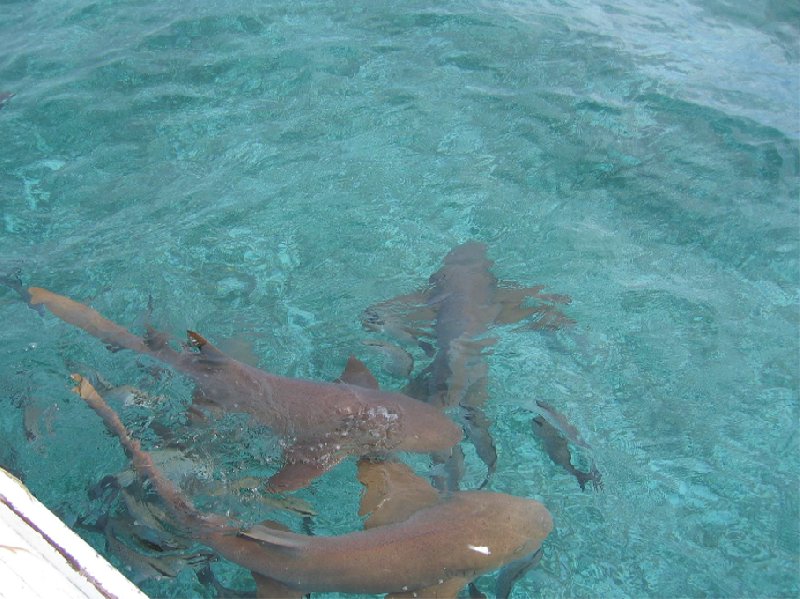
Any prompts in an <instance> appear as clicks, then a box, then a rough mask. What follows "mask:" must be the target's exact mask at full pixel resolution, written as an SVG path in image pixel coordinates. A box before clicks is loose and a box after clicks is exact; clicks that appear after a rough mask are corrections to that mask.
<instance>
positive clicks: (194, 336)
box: [186, 331, 228, 361]
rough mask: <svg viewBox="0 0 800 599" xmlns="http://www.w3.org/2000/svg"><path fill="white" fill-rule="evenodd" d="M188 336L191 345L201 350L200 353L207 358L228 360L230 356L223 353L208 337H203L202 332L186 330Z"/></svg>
mask: <svg viewBox="0 0 800 599" xmlns="http://www.w3.org/2000/svg"><path fill="white" fill-rule="evenodd" d="M186 336H187V337H188V339H189V345H191V346H192V347H196V348H197V349H199V350H200V354H201V355H202V356H203V358H205V359H206V360H213V361H216V360H227V359H228V356H226V355H225V354H224V353H222V352H221V351H220V350H219V349H217V348H216V347H215V346H214V345H212V344H211V343H209V341H208V339H206V338H205V337H203V336H202V335H201V334H200V333H197V332H195V331H186Z"/></svg>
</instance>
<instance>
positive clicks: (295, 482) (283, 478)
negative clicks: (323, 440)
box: [267, 447, 345, 493]
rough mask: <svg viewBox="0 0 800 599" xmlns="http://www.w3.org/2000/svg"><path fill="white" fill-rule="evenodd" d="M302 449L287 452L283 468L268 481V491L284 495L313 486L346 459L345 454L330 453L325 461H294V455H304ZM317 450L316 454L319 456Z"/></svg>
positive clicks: (315, 450)
mask: <svg viewBox="0 0 800 599" xmlns="http://www.w3.org/2000/svg"><path fill="white" fill-rule="evenodd" d="M304 453H305V452H304V450H303V448H302V447H293V448H291V449H290V450H287V452H286V455H287V456H288V457H287V460H286V463H285V464H284V465H283V468H281V469H280V470H278V472H276V473H275V474H273V475H272V476H271V477H270V479H269V480H268V481H267V491H268V492H270V493H283V492H288V491H297V490H298V489H302V488H304V487H307V486H308V485H310V484H311V481H313V480H314V479H315V478H317V477H319V476H322V475H323V474H325V473H326V472H327V471H328V470H330V469H331V468H333V467H334V466H336V464H338V463H339V462H341V461H342V459H344V457H345V456H344V454H341V455H339V454H336V453H330V454H326V455H324V456H323V457H324V459H323V460H303V459H292V454H296V455H303V454H304ZM319 453H320V452H319V450H318V449H317V448H315V449H314V454H319Z"/></svg>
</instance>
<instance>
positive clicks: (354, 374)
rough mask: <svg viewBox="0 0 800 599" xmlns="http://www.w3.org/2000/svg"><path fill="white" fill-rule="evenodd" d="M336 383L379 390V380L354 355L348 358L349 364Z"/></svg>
mask: <svg viewBox="0 0 800 599" xmlns="http://www.w3.org/2000/svg"><path fill="white" fill-rule="evenodd" d="M336 382H337V383H345V384H347V385H356V386H358V387H366V388H367V389H377V388H378V380H377V379H376V378H375V377H374V376H373V375H372V373H371V372H370V371H369V368H367V365H366V364H364V362H362V361H361V360H359V359H358V358H356V357H355V356H352V355H351V356H350V357H349V358H347V364H346V365H345V367H344V370H343V371H342V374H341V375H340V376H339V378H338V379H336Z"/></svg>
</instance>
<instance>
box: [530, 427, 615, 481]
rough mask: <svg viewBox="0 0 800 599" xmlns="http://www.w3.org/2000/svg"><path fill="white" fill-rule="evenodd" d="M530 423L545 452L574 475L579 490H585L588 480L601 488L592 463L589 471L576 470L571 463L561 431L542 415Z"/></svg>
mask: <svg viewBox="0 0 800 599" xmlns="http://www.w3.org/2000/svg"><path fill="white" fill-rule="evenodd" d="M531 424H532V425H533V432H534V433H535V434H536V436H537V437H539V438H540V439H541V440H542V443H543V444H544V450H545V451H546V452H547V455H548V456H550V459H551V460H553V463H554V464H557V465H559V466H561V467H562V468H563V469H564V470H566V471H567V472H569V473H570V474H571V475H572V476H574V477H575V479H576V480H577V481H578V484H579V485H580V487H581V490H583V491H585V490H586V483H588V482H591V483H592V486H593V487H594V488H595V489H596V490H600V489H602V488H603V482H602V480H601V477H600V472H598V470H597V468H596V467H595V465H594V464H592V466H591V468H590V470H589V472H584V471H582V470H578V469H577V468H576V467H575V466H574V465H573V464H572V454H571V452H570V449H569V442H568V441H567V439H566V437H565V436H564V435H563V434H562V433H561V431H559V430H558V429H557V428H555V427H554V426H553V425H552V424H550V423H549V422H548V421H547V420H545V418H544V417H542V416H536V417H535V418H534V419H533V421H532V423H531Z"/></svg>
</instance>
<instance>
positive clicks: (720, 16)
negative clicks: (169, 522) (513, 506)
mask: <svg viewBox="0 0 800 599" xmlns="http://www.w3.org/2000/svg"><path fill="white" fill-rule="evenodd" d="M798 24H800V11H799V10H798V9H797V8H796V7H793V5H792V4H791V3H788V2H787V3H782V2H767V1H765V0H756V1H754V2H747V3H744V2H740V3H731V2H722V1H710V0H709V1H701V0H696V1H693V2H689V1H687V2H679V3H673V4H668V3H662V2H654V1H651V2H635V3H633V2H626V1H625V0H611V1H609V2H604V3H596V4H589V3H579V2H575V1H573V0H566V1H555V0H553V1H550V2H531V1H527V0H519V1H505V2H480V1H478V0H465V1H463V2H439V3H434V2H406V3H384V2H335V1H331V2H292V3H282V2H278V3H268V2H264V3H250V2H225V1H222V2H184V3H174V2H149V3H145V2H133V1H131V0H120V1H117V2H107V3H92V2H88V1H84V0H73V1H71V2H58V1H55V0H53V1H42V2H33V1H22V0H21V1H16V2H15V1H10V2H9V1H6V2H2V3H0V92H12V93H14V94H15V96H13V97H12V98H10V99H9V100H8V101H7V102H6V103H5V104H4V105H3V107H2V108H1V109H0V140H2V144H0V210H2V221H1V222H0V227H2V229H1V230H2V234H1V235H0V267H2V271H3V272H2V273H0V274H6V273H10V272H13V271H15V270H16V269H21V272H22V277H23V280H24V281H25V282H26V283H28V284H32V285H38V286H43V287H47V288H50V289H53V290H54V291H57V292H59V293H63V294H65V295H68V296H70V297H73V298H76V299H79V300H82V301H86V302H90V303H91V304H92V305H93V306H94V307H95V308H96V309H98V310H100V311H101V312H102V313H104V314H105V315H107V316H109V317H110V318H112V319H113V320H115V321H117V322H119V323H122V324H124V325H126V326H129V327H131V328H132V329H134V330H136V331H141V324H142V322H143V319H144V318H145V315H146V313H147V305H148V298H149V297H152V310H151V312H152V315H151V316H150V318H151V319H152V320H153V321H154V322H155V323H157V324H158V326H159V327H160V328H162V329H165V330H168V331H170V332H172V333H174V334H176V335H180V334H182V331H183V330H185V329H186V328H193V329H196V330H199V331H201V332H202V333H203V334H205V335H206V336H208V337H209V338H210V339H212V340H214V341H216V342H219V343H220V344H222V343H223V342H227V343H228V344H229V346H230V347H235V348H238V351H240V352H243V353H246V354H248V355H250V356H252V357H253V358H254V359H255V360H257V361H258V363H259V364H260V365H261V366H262V367H264V368H266V369H268V370H271V371H274V372H276V373H280V374H286V375H291V376H299V377H308V378H313V379H318V380H331V379H334V378H335V377H336V376H337V375H338V374H339V372H340V371H341V368H342V366H343V364H344V362H345V360H346V358H347V356H348V355H349V354H350V353H355V354H357V355H358V356H359V357H361V358H362V359H363V360H365V361H366V362H367V363H368V364H369V365H370V366H371V367H372V368H373V369H374V370H375V371H376V373H378V372H380V374H379V377H380V380H381V383H382V384H383V385H384V386H385V387H386V388H400V387H401V386H402V384H403V381H402V380H400V379H398V378H396V377H391V376H389V375H387V374H385V373H383V372H381V371H380V367H381V359H380V356H378V355H377V354H375V353H371V352H370V350H369V348H367V347H366V346H364V345H362V343H361V342H362V340H364V339H366V338H368V337H369V334H368V333H367V332H365V331H364V330H363V329H362V327H361V323H360V321H359V316H360V314H361V311H362V310H364V309H365V308H366V307H367V306H369V305H371V304H374V303H376V302H380V301H383V300H386V299H388V298H390V297H393V296H396V295H399V294H402V293H408V292H410V291H412V290H414V289H417V288H419V287H420V286H422V285H423V284H424V283H425V282H426V281H427V278H428V276H429V275H430V274H431V273H432V272H434V271H435V270H436V269H437V268H438V267H439V266H440V264H441V260H442V258H443V256H444V255H445V254H446V253H447V252H448V251H449V250H450V249H451V248H452V247H454V246H456V245H457V244H459V243H462V242H464V241H466V240H470V239H476V240H480V241H483V242H485V243H487V244H488V246H489V254H490V257H491V258H492V259H493V260H494V261H495V265H494V267H493V270H494V272H495V274H496V275H497V276H498V277H499V278H501V279H503V280H511V281H517V282H519V283H521V284H523V285H526V286H527V285H533V284H543V285H546V286H547V290H548V291H551V292H553V293H565V294H568V295H570V296H571V297H572V299H573V301H572V304H571V305H570V306H569V307H568V308H566V312H567V314H568V315H569V316H570V317H572V318H573V319H575V320H576V322H577V324H576V326H575V327H573V328H572V329H569V330H567V329H565V330H561V331H558V332H556V333H535V332H526V333H514V332H512V331H511V330H510V329H498V330H497V331H496V332H497V335H498V343H497V345H496V346H495V347H494V351H493V353H492V354H491V355H490V356H488V358H487V359H488V361H489V381H490V383H489V384H490V400H489V403H488V405H487V413H488V415H489V416H490V417H491V419H492V422H493V427H492V432H493V434H494V436H495V438H496V440H497V444H498V455H499V458H498V469H497V474H496V475H495V477H494V479H493V480H492V484H491V485H490V487H491V488H492V489H494V490H498V491H504V492H510V493H514V494H517V495H524V496H527V497H532V498H535V499H538V500H540V501H542V502H544V503H545V505H547V507H548V508H549V509H550V511H551V512H552V514H553V517H554V520H555V523H556V528H555V530H554V532H553V533H552V534H551V536H550V537H549V539H548V540H547V542H546V545H545V554H544V557H543V559H542V561H541V563H540V564H539V566H538V568H536V569H535V570H533V571H532V572H530V573H529V574H528V575H527V576H526V577H525V578H524V579H523V580H521V581H520V582H519V583H518V584H517V585H516V586H515V588H514V595H513V596H515V597H527V596H542V597H596V596H603V597H678V596H685V597H699V596H715V597H784V596H785V597H791V596H797V595H798V593H800V561H799V560H800V481H799V480H798V474H797V473H798V472H800V447H798V445H800V438H798V387H799V385H798V374H799V373H798V364H800V348H799V342H798V333H799V332H800V331H799V328H800V309H799V305H798V299H799V298H798V289H800V285H799V283H800V259H799V258H800V218H799V217H798V200H799V199H800V144H799V140H800V112H799V108H798V98H799V97H800V82H799V80H800V75H798V73H800V70H799V69H798V63H799V62H800V47H799V46H798V39H800V28H799V25H798ZM0 319H2V322H3V323H4V328H3V332H2V336H1V337H0V338H2V341H3V343H2V345H1V346H0V380H1V381H2V394H0V404H2V410H0V431H1V433H0V462H2V463H3V464H4V465H5V466H6V467H8V468H10V469H12V470H13V471H14V472H17V473H18V474H20V475H21V476H23V477H24V479H25V481H26V483H27V484H28V485H29V487H30V488H31V489H32V491H33V492H34V493H36V494H37V495H38V496H39V497H40V498H41V499H42V500H43V501H44V502H45V503H46V504H47V505H48V506H49V507H51V508H52V509H53V510H55V511H56V512H57V513H58V514H59V515H60V516H61V517H62V518H63V519H64V520H65V521H67V522H68V523H69V524H71V525H74V526H75V528H76V530H78V532H79V533H80V534H82V535H83V536H84V537H85V538H86V539H87V540H89V541H90V542H91V543H92V544H93V545H94V546H96V547H97V548H98V549H99V550H100V551H101V552H102V553H103V554H104V555H107V556H108V557H109V558H110V559H111V560H112V561H114V563H115V564H117V565H120V566H122V567H124V565H125V563H124V561H123V560H122V559H121V558H120V554H119V553H117V552H115V551H113V550H111V549H109V548H107V545H106V542H105V538H104V536H103V535H102V534H100V533H98V532H97V531H96V530H92V529H91V527H90V526H82V525H81V524H85V523H86V521H87V520H91V519H92V517H95V518H96V517H97V515H98V514H99V513H101V512H102V511H103V510H104V509H106V507H104V506H105V504H104V503H103V502H102V500H100V499H97V498H96V497H95V498H93V497H90V496H89V494H88V490H89V489H90V488H92V487H93V486H94V485H96V484H97V483H98V481H100V480H101V479H102V478H103V477H104V476H106V475H108V474H113V473H116V472H119V471H120V470H123V469H124V468H125V465H126V461H125V458H124V455H123V454H122V452H121V450H120V449H119V446H118V443H117V442H116V440H115V439H112V438H111V437H110V436H109V435H108V434H107V433H106V432H105V431H104V429H103V427H102V425H101V424H100V422H99V420H98V418H97V417H96V416H95V415H94V414H93V413H91V412H90V410H89V409H88V408H87V407H86V406H85V405H84V404H83V403H82V402H81V401H80V400H79V399H77V398H76V397H75V396H73V395H72V394H71V393H70V391H69V379H68V375H69V373H70V372H73V371H75V370H80V371H85V372H87V373H99V374H101V375H102V376H103V377H104V378H105V379H106V380H107V381H109V383H110V384H112V385H122V384H132V385H137V386H138V387H139V388H141V389H142V390H143V392H145V393H147V394H148V395H149V396H151V397H156V396H161V397H162V399H161V400H159V401H157V402H154V403H155V405H154V407H152V406H151V408H141V407H137V406H128V407H127V408H124V407H123V406H122V404H121V403H118V404H116V405H117V407H119V408H120V411H121V413H122V415H123V418H124V419H125V421H126V422H127V423H128V424H129V426H130V427H131V428H132V430H134V432H135V433H137V434H138V435H139V436H144V437H145V440H146V441H147V442H148V443H150V444H153V443H156V442H157V437H156V436H155V434H154V433H153V432H152V429H151V428H149V427H148V426H147V424H148V423H149V419H151V418H152V417H153V416H152V414H153V413H156V414H157V415H158V416H157V417H158V418H159V419H161V420H163V421H165V422H180V414H181V412H182V409H183V407H184V406H185V405H186V404H187V403H188V401H189V398H190V395H191V388H190V386H189V383H188V381H186V380H185V379H183V378H181V377H180V376H177V375H174V376H173V375H171V374H170V373H169V372H155V373H154V372H153V371H152V369H149V368H147V367H148V366H151V363H149V362H146V361H143V360H141V359H137V358H136V357H134V356H132V355H131V354H127V353H125V352H118V353H110V352H108V351H106V350H105V349H104V348H103V347H102V344H100V343H99V342H97V341H96V340H94V339H92V338H90V337H89V336H88V335H86V334H85V333H83V332H81V331H78V330H76V329H74V328H72V327H70V326H69V325H66V324H63V323H61V322H59V321H58V320H56V319H55V318H53V317H52V316H47V317H44V318H42V317H41V316H40V315H39V314H37V313H36V312H34V311H32V310H29V309H27V308H26V307H25V306H24V304H22V303H20V302H19V300H18V298H17V297H16V296H15V294H14V293H12V292H11V291H6V290H4V289H0ZM415 357H416V358H417V364H418V368H421V367H422V366H423V365H424V355H423V354H421V353H419V352H417V353H416V354H415ZM536 399H543V400H546V401H547V402H548V403H550V404H552V405H553V406H555V407H556V408H557V409H558V410H559V411H561V412H563V413H564V414H566V415H567V416H568V418H569V419H570V421H571V422H572V423H573V424H574V425H575V426H576V427H577V428H578V429H579V430H580V432H581V434H582V436H583V437H584V439H585V440H586V441H587V443H588V445H589V446H590V447H591V458H592V459H594V461H595V463H596V464H597V466H598V468H599V470H600V471H601V472H602V475H603V481H604V488H603V490H602V492H593V491H587V492H581V490H580V489H579V487H578V485H577V484H576V482H575V479H574V478H572V477H571V476H570V475H569V474H567V473H566V472H565V471H563V470H562V469H560V468H559V467H557V466H556V465H554V464H553V463H552V462H551V461H550V460H549V458H548V457H547V455H546V454H545V453H544V452H543V450H542V447H541V444H540V443H539V442H538V441H537V440H536V439H535V438H534V437H533V435H532V433H531V427H530V418H531V412H530V410H532V409H534V408H535V401H536ZM226 426H227V427H228V428H227V429H226V430H224V431H222V433H224V435H223V436H224V438H225V439H227V440H228V441H227V442H225V443H217V444H216V445H215V444H213V443H212V440H211V439H210V438H209V437H208V435H206V434H202V433H189V432H186V433H184V436H185V439H184V441H187V439H188V440H192V441H194V444H193V445H192V447H193V449H194V452H195V459H196V460H198V465H196V466H194V467H193V468H194V469H196V470H197V471H198V473H199V474H197V475H196V477H197V478H200V479H204V480H201V481H200V482H197V481H195V482H196V484H197V485H198V487H202V485H201V483H203V482H204V483H205V487H203V488H205V489H206V490H207V489H208V488H212V487H213V485H212V484H209V483H213V482H215V481H216V482H219V481H220V480H229V479H233V478H235V477H236V476H237V475H255V474H259V475H261V476H265V475H268V474H269V473H270V472H272V471H274V468H275V463H274V460H275V459H276V458H275V455H276V454H275V448H274V446H273V445H271V441H270V439H269V437H268V433H266V432H265V431H258V430H255V431H254V430H252V429H248V428H246V427H244V428H243V427H242V423H241V422H240V421H236V420H234V421H232V422H229V423H228V424H227V425H226ZM221 428H224V427H221ZM222 433H221V434H222ZM147 435H150V436H149V437H148V436H147ZM192 435H195V436H194V437H193V436H192ZM225 435H227V436H225ZM187 443H188V441H187ZM465 451H466V452H467V466H468V468H467V472H466V474H465V477H464V480H463V486H464V487H465V488H469V487H474V486H477V485H479V484H480V482H481V481H482V476H483V471H482V464H481V463H480V461H479V460H477V458H476V457H475V456H474V455H473V454H472V453H470V446H469V445H468V444H466V443H465ZM265 456H266V457H265ZM265 462H266V466H264V464H265ZM415 465H416V466H417V470H418V472H420V473H423V474H425V473H426V472H427V469H428V468H429V467H430V464H429V463H426V462H425V461H424V460H417V461H416V462H415ZM359 489H360V486H359V485H358V484H357V482H356V481H355V479H354V465H353V464H352V463H351V462H348V463H346V464H343V465H342V466H341V467H339V468H337V469H336V470H334V471H333V472H331V473H329V474H328V475H326V476H325V477H323V478H322V479H320V480H319V481H317V482H316V483H315V484H314V485H313V487H312V488H310V489H305V490H303V491H300V492H298V493H297V494H296V495H297V496H298V497H300V498H302V499H304V500H305V501H307V502H309V504H311V505H312V506H313V508H314V509H315V510H316V511H317V513H318V515H317V516H316V517H315V518H313V519H312V521H311V522H310V523H309V522H308V521H307V522H306V523H305V524H306V526H310V527H311V529H312V531H313V532H315V533H318V534H322V533H337V534H340V533H344V532H347V531H349V530H354V529H356V528H358V526H359V522H360V520H359V519H358V517H357V515H356V510H357V504H358V494H359V492H360V490H359ZM246 499H247V498H246ZM204 501H205V504H207V505H209V506H210V508H214V509H222V508H224V509H230V510H233V512H235V513H237V514H240V515H241V516H242V517H243V518H245V519H250V520H251V521H257V520H258V519H263V518H264V517H272V515H271V512H270V511H269V508H267V507H264V505H263V504H261V503H259V502H258V501H256V500H252V498H249V500H247V501H245V500H244V499H242V497H241V496H240V497H239V498H238V499H236V498H234V499H231V498H228V499H224V498H220V497H215V496H214V495H212V494H211V493H207V494H206V496H205V499H204ZM119 503H120V502H119V500H118V499H117V500H116V502H115V503H114V504H113V507H112V509H114V510H117V511H120V510H122V508H121V507H120V505H119ZM286 521H287V522H288V523H289V524H290V525H292V526H293V527H294V528H295V529H296V530H302V528H301V519H300V518H299V517H295V516H287V517H286ZM120 536H121V537H123V540H125V535H124V534H120ZM195 549H196V548H195ZM213 569H214V572H215V574H217V576H218V577H219V579H220V580H221V581H222V582H223V583H224V584H226V585H228V586H230V587H232V588H237V589H240V590H241V589H251V588H252V583H251V582H250V581H249V580H248V576H247V574H246V572H244V571H243V570H241V569H239V568H236V567H234V566H232V565H231V564H226V563H215V564H214V566H213ZM179 570H180V569H179ZM126 571H127V572H128V573H129V574H130V575H132V576H133V573H132V572H131V571H129V570H126ZM137 581H138V583H139V584H140V586H141V588H143V589H144V590H145V591H146V592H147V593H148V594H150V595H151V596H175V597H183V596H207V597H211V596H214V590H213V589H212V588H211V585H210V584H209V583H205V584H204V583H202V582H200V581H199V580H198V579H197V577H196V576H195V574H194V570H193V569H192V568H191V567H186V568H184V569H182V570H180V573H179V574H177V575H176V576H165V577H162V578H160V579H159V578H148V577H146V576H141V577H137ZM477 582H478V586H479V587H480V588H481V589H482V590H483V591H485V592H491V591H492V589H493V588H494V577H493V576H492V575H488V576H485V577H483V578H481V579H479V580H478V581H477Z"/></svg>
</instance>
